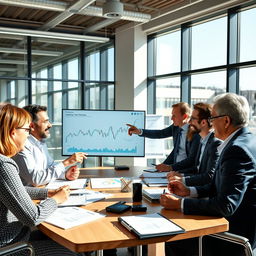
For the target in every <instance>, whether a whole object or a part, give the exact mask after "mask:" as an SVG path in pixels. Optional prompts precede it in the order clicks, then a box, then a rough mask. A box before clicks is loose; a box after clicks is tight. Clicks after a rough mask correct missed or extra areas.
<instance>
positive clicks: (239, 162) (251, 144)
mask: <svg viewBox="0 0 256 256" xmlns="http://www.w3.org/2000/svg"><path fill="white" fill-rule="evenodd" d="M196 189H197V192H198V195H199V197H204V199H197V198H185V199H184V205H183V206H184V208H183V210H184V213H185V214H195V215H212V216H223V217H225V218H227V220H228V221H229V230H230V232H232V233H235V234H238V235H242V236H245V237H247V238H248V239H249V241H250V243H251V245H252V248H253V249H254V248H256V137H255V135H253V134H251V133H250V132H249V131H248V130H247V129H246V128H241V129H240V130H239V131H238V132H237V133H236V134H235V135H234V136H233V137H232V139H231V140H230V141H229V142H228V144H227V145H226V147H225V148H224V149H223V151H222V153H221V155H220V157H219V160H218V162H217V166H216V171H215V173H214V178H213V180H212V182H211V183H210V184H208V185H205V186H201V187H196ZM205 197H208V198H207V199H205Z"/></svg>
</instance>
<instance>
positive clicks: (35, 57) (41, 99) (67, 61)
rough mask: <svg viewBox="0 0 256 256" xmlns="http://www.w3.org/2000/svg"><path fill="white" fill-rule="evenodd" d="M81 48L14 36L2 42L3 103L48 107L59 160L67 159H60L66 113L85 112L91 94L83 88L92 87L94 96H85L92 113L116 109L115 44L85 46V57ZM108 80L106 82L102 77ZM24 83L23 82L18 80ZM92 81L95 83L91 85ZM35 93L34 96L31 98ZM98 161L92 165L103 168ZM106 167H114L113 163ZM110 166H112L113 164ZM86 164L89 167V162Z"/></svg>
mask: <svg viewBox="0 0 256 256" xmlns="http://www.w3.org/2000/svg"><path fill="white" fill-rule="evenodd" d="M27 42H28V43H27ZM30 42H31V58H30V59H31V67H32V70H31V71H32V72H31V77H29V76H28V74H30V72H29V70H28V66H27V62H28V60H29V58H28V57H27V56H28V54H27V53H29V52H30V51H29V49H28V47H27V45H30ZM81 44H82V43H80V42H77V41H69V40H67V41H65V40H53V39H46V38H33V37H32V38H31V40H30V39H29V38H27V37H20V38H14V37H12V36H6V38H1V39H0V46H1V47H0V48H1V49H2V52H1V50H0V55H1V56H0V57H1V58H0V59H1V61H0V92H1V94H0V101H8V102H11V103H12V104H15V105H18V106H20V107H23V106H25V105H27V104H29V103H32V104H39V105H43V106H47V109H48V115H49V118H50V121H51V123H52V125H53V126H52V128H51V137H50V138H49V139H48V140H47V145H48V148H49V152H50V154H51V155H52V157H53V158H54V159H56V160H61V159H63V158H64V157H63V156H62V153H61V152H62V149H61V134H62V109H63V108H69V109H81V108H84V107H85V105H86V102H84V101H83V99H84V98H85V94H86V93H85V91H86V89H85V91H83V90H82V88H86V84H87V83H88V84H90V86H91V87H90V89H89V94H88V95H86V96H88V97H87V99H88V102H89V104H90V107H91V108H97V109H98V108H108V109H113V107H114V48H113V43H112V42H110V43H108V44H106V45H103V44H98V43H92V42H89V43H86V52H85V53H82V52H81V49H82V47H81ZM7 46H8V47H9V48H11V49H12V52H10V51H9V50H8V49H7ZM102 52H103V53H104V52H105V53H106V54H105V55H104V54H103V56H104V59H102V57H101V55H102ZM81 56H88V60H87V63H88V64H89V66H87V68H86V69H85V74H84V75H83V77H82V73H81V72H80V71H81V70H82V67H81V63H82V62H81ZM86 58H87V57H86ZM4 60H5V61H4ZM7 60H8V61H7ZM1 62H2V63H1ZM7 62H8V63H7ZM102 63H106V64H104V65H102ZM85 66H86V65H85ZM104 74H107V76H106V75H105V76H103V75H104ZM12 77H13V78H15V79H12ZM19 77H20V78H21V77H22V78H23V79H17V78H19ZM101 77H102V78H104V79H101ZM90 79H91V80H93V81H94V83H90ZM95 81H97V82H96V83H95ZM102 81H104V82H102ZM106 81H108V82H107V83H106ZM30 88H31V95H28V92H29V89H30ZM101 88H104V90H105V93H102V92H101ZM65 158H66V157H65ZM96 160H97V159H96ZM96 160H95V159H92V161H91V162H93V163H98V160H97V161H96ZM106 161H107V162H108V163H109V159H106ZM103 163H104V161H103ZM111 163H112V165H113V161H112V162H111ZM86 164H88V165H90V160H89V159H88V161H86Z"/></svg>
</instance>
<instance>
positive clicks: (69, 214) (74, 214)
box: [45, 207, 105, 229]
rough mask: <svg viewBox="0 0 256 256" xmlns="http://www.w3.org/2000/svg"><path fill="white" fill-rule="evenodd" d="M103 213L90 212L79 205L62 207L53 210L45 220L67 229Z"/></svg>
mask: <svg viewBox="0 0 256 256" xmlns="http://www.w3.org/2000/svg"><path fill="white" fill-rule="evenodd" d="M102 217H105V215H103V214H100V213H97V212H92V211H89V210H86V209H83V208H79V207H64V208H58V209H57V210H55V211H54V212H53V213H52V214H51V215H50V216H49V217H48V218H47V219H46V220H45V222H47V223H50V224H52V225H54V226H57V227H60V228H63V229H67V228H72V227H75V226H78V225H81V224H84V223H87V222H90V221H93V220H97V219H99V218H102Z"/></svg>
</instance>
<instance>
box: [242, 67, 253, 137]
mask: <svg viewBox="0 0 256 256" xmlns="http://www.w3.org/2000/svg"><path fill="white" fill-rule="evenodd" d="M255 73H256V67H251V68H242V69H240V76H239V78H240V81H239V84H240V92H239V93H240V94H241V95H243V96H245V97H246V99H247V100H248V101H249V106H250V122H249V129H250V131H251V132H252V133H254V134H256V77H255Z"/></svg>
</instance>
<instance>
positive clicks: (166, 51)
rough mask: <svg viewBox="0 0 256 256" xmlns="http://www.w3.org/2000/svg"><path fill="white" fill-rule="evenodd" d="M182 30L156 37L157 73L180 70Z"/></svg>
mask: <svg viewBox="0 0 256 256" xmlns="http://www.w3.org/2000/svg"><path fill="white" fill-rule="evenodd" d="M180 42H181V38H180V30H179V31H176V32H172V33H169V34H166V35H163V36H160V37H157V38H156V63H155V70H156V71H155V73H156V75H161V74H168V73H174V72H179V71H180Z"/></svg>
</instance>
